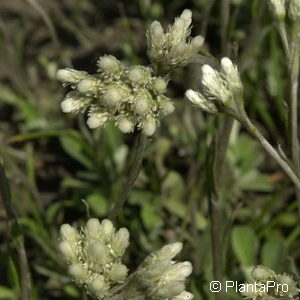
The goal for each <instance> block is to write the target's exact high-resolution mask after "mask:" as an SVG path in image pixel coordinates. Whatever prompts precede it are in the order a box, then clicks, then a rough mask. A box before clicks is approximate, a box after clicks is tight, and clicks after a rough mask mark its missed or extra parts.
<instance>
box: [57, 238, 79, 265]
mask: <svg viewBox="0 0 300 300" xmlns="http://www.w3.org/2000/svg"><path fill="white" fill-rule="evenodd" d="M58 249H59V251H60V252H61V254H62V255H63V256H64V258H65V259H66V260H67V261H74V260H75V259H76V253H75V251H74V249H73V247H72V245H71V243H69V242H67V241H62V242H60V243H59V245H58Z"/></svg>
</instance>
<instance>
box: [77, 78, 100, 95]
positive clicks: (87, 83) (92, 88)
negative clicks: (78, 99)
mask: <svg viewBox="0 0 300 300" xmlns="http://www.w3.org/2000/svg"><path fill="white" fill-rule="evenodd" d="M77 90H78V91H79V92H80V93H82V94H88V93H91V94H96V93H97V81H96V79H94V78H92V77H90V78H86V79H82V80H81V81H80V82H79V83H78V85H77Z"/></svg>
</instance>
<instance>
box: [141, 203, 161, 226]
mask: <svg viewBox="0 0 300 300" xmlns="http://www.w3.org/2000/svg"><path fill="white" fill-rule="evenodd" d="M141 217H142V220H143V223H144V225H145V227H146V228H147V229H148V230H153V229H154V228H158V227H161V226H162V225H163V221H162V219H161V217H160V216H159V215H158V213H157V211H156V206H155V205H154V204H152V203H150V202H146V203H145V204H144V205H143V206H142V212H141Z"/></svg>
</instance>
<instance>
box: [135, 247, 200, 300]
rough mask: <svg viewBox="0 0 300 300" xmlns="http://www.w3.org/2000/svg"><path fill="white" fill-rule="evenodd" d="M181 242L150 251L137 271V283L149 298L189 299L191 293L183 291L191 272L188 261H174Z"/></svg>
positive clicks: (156, 299) (160, 299) (165, 299)
mask: <svg viewBox="0 0 300 300" xmlns="http://www.w3.org/2000/svg"><path fill="white" fill-rule="evenodd" d="M181 249H182V244H181V243H173V244H168V245H166V246H164V247H163V248H161V249H160V250H158V251H156V252H153V253H151V254H150V255H149V256H148V257H147V258H146V259H145V260H144V262H143V263H142V264H141V266H140V267H139V270H138V272H137V274H138V275H137V276H138V281H139V284H140V285H141V287H142V288H143V289H145V290H146V292H147V295H149V300H190V299H193V298H194V296H193V294H191V293H189V292H187V291H185V280H186V278H187V277H188V276H189V275H190V274H191V273H192V270H193V267H192V264H191V263H190V262H189V261H185V262H175V261H174V260H173V258H174V257H175V256H176V255H177V254H178V253H179V252H180V251H181Z"/></svg>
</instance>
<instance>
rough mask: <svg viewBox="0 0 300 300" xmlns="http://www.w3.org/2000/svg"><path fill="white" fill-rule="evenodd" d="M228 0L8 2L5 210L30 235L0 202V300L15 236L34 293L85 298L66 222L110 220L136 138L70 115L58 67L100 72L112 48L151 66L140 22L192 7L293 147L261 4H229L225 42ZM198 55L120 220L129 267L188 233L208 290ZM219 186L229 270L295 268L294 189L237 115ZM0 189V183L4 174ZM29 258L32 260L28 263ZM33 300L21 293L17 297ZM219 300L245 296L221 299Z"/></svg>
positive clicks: (178, 81)
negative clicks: (70, 259) (126, 233)
mask: <svg viewBox="0 0 300 300" xmlns="http://www.w3.org/2000/svg"><path fill="white" fill-rule="evenodd" d="M222 3H223V1H221V0H220V1H212V0H194V1H193V0H190V1H188V0H172V1H166V0H165V1H163V0H161V1H152V0H131V1H129V0H128V1H115V0H110V1H105V0H51V1H45V0H43V1H42V0H10V1H0V58H1V62H0V82H1V83H0V147H1V161H2V162H3V163H4V167H5V171H6V173H7V177H8V180H9V185H10V189H11V201H12V203H11V208H12V209H13V210H14V211H15V214H16V215H17V221H18V222H17V223H18V224H19V225H20V228H21V229H22V230H19V229H17V230H15V228H14V227H13V228H12V230H8V228H9V226H8V225H9V224H8V221H9V218H8V216H7V214H6V211H5V208H4V205H3V204H2V203H1V204H0V241H1V244H0V269H1V272H0V299H18V297H20V294H21V293H22V284H21V283H22V280H21V279H22V276H24V274H22V268H21V266H22V262H23V261H22V259H21V258H20V244H19V243H20V242H21V244H23V241H24V246H25V247H24V250H25V251H26V257H27V259H28V263H29V269H30V272H31V278H32V280H31V295H30V299H82V297H83V296H82V292H81V290H80V289H79V288H77V287H75V285H74V284H73V283H72V282H70V280H69V279H68V277H67V274H66V272H65V269H64V267H63V264H62V262H61V260H60V257H59V255H58V252H57V250H56V247H57V236H58V230H59V227H60V225H61V224H62V223H66V222H68V223H72V224H77V225H78V226H79V225H80V224H82V223H83V222H85V221H86V220H87V218H88V217H89V216H92V217H97V218H100V219H101V218H104V217H107V215H108V212H109V210H110V208H111V207H112V205H113V203H114V202H115V201H116V200H117V199H118V196H119V195H120V192H121V190H122V186H123V184H124V181H125V180H126V178H127V174H128V168H129V166H130V162H131V161H132V159H133V155H134V151H133V149H134V145H135V136H134V134H131V135H124V134H121V132H120V131H119V130H118V129H117V128H115V127H114V125H113V124H111V125H110V126H108V127H107V128H106V129H104V130H95V131H90V130H89V129H88V128H87V127H86V123H85V116H84V115H80V116H79V117H77V116H75V117H73V116H68V115H64V114H63V113H62V112H61V111H60V102H61V101H62V99H63V98H64V95H65V92H66V91H65V90H64V89H63V88H62V87H61V85H60V84H59V82H57V80H56V79H55V73H56V71H57V69H58V68H64V67H72V68H75V69H78V70H85V71H88V72H91V73H93V72H96V60H97V59H98V57H99V56H101V55H104V54H113V55H115V56H117V57H118V58H119V59H120V60H122V61H124V62H126V63H128V64H145V65H147V64H149V61H148V60H147V56H146V39H145V30H146V28H147V26H148V25H149V24H150V23H151V22H152V21H153V20H154V19H157V20H159V21H161V22H162V24H163V25H165V26H167V24H169V23H171V22H173V20H174V17H176V16H177V15H179V14H180V13H181V11H182V10H183V9H184V8H189V9H191V10H192V12H193V28H192V34H193V35H197V34H202V35H203V36H205V38H206V42H205V48H206V50H207V51H209V52H210V53H212V54H213V55H214V56H216V57H217V58H220V57H222V55H224V54H225V53H224V52H226V54H227V55H228V56H229V57H230V58H232V59H233V60H234V61H236V62H237V63H238V65H239V69H240V72H241V75H242V79H243V83H244V86H245V91H244V93H245V105H246V109H247V111H248V112H249V115H250V117H251V118H252V119H253V120H255V121H256V122H257V124H258V126H259V127H260V128H261V130H262V131H263V132H264V134H265V135H266V136H267V138H268V139H269V140H270V141H271V143H273V144H276V143H278V144H280V147H282V149H284V150H286V151H288V148H289V145H288V136H287V126H286V114H287V111H286V103H285V98H286V96H287V93H286V85H287V79H286V70H285V61H284V57H283V52H282V48H281V44H280V40H279V37H278V34H277V32H276V29H275V26H274V24H273V21H272V16H271V14H270V12H269V10H268V9H267V5H266V1H264V0H253V1H246V0H244V1H243V0H239V1H238V0H235V1H234V0H232V1H231V3H230V17H229V23H228V30H227V32H226V36H227V41H226V45H225V47H224V45H223V46H222V43H221V39H220V36H221V32H222V30H223V29H222V28H224V27H223V25H224V23H223V22H224V19H223V17H224V16H223V14H224V11H223V10H222V9H223V8H222ZM200 68H201V64H200V63H195V64H193V65H190V66H189V67H187V68H185V69H184V70H179V71H177V72H175V73H174V76H173V80H172V82H171V84H170V87H169V91H168V95H169V96H170V97H171V98H172V99H174V101H175V105H176V111H175V112H174V113H173V114H172V115H171V116H168V117H167V118H165V119H163V120H162V122H161V124H160V129H159V130H158V132H157V133H156V134H155V136H153V137H152V138H151V139H150V140H149V142H148V144H147V147H146V151H145V157H144V161H143V167H142V170H141V172H140V175H139V177H138V180H137V182H136V184H135V188H134V190H133V191H132V193H131V195H130V198H129V200H128V202H127V203H126V205H125V207H124V209H123V210H122V212H121V213H120V214H119V216H118V218H117V224H118V225H119V226H120V227H121V226H126V227H127V228H128V229H129V230H130V233H131V245H130V247H129V250H128V252H127V256H126V263H127V264H128V265H129V266H130V269H131V270H134V268H135V266H137V265H138V264H139V263H140V262H141V261H142V259H143V258H144V257H145V256H146V255H147V254H148V253H149V252H150V251H153V250H155V249H158V248H159V247H161V246H162V245H164V244H165V243H167V242H173V241H181V242H183V243H184V250H183V252H182V254H181V256H180V260H191V261H192V263H193V265H194V272H193V275H192V276H191V279H190V281H189V285H188V287H189V290H191V291H192V292H193V293H194V294H195V299H196V300H198V299H214V295H213V294H212V293H210V292H209V282H210V281H211V280H212V278H213V276H212V258H211V252H212V251H211V242H210V221H209V217H208V204H207V175H206V161H207V155H208V151H209V145H210V142H211V140H212V138H213V135H214V133H215V129H216V126H217V124H218V123H219V121H220V120H219V118H216V117H214V116H213V117H212V116H208V115H206V114H203V113H202V112H201V111H200V110H198V109H196V108H195V107H193V106H192V105H191V103H188V101H186V100H185V99H184V92H185V90H186V89H187V88H195V87H197V85H198V84H199V78H200V75H199V74H200V72H199V70H200ZM225 168H226V170H225V172H224V173H225V176H224V178H221V182H222V207H221V211H222V228H223V229H224V234H223V243H222V246H223V247H224V248H223V249H222V250H223V254H224V262H225V264H224V278H226V279H228V280H238V281H240V282H244V281H245V280H246V279H247V276H248V273H249V270H250V269H251V267H252V266H254V265H256V264H264V265H266V266H268V267H271V268H273V269H274V270H275V271H278V272H284V271H285V272H289V273H292V274H294V275H295V276H297V261H299V256H300V247H299V234H300V231H299V226H298V219H297V208H296V202H295V196H294V188H293V186H292V184H291V183H290V182H289V180H288V179H286V177H285V175H284V174H283V172H282V171H281V170H280V169H279V167H278V166H277V165H276V163H275V162H273V161H272V159H270V158H269V157H268V156H267V155H266V154H265V152H264V151H263V150H262V149H261V148H260V146H259V145H258V143H257V142H256V141H255V140H254V139H253V138H252V137H250V136H249V135H248V134H247V133H246V132H244V131H243V130H242V128H240V126H239V125H238V124H234V127H233V131H232V134H231V137H230V145H229V150H228V155H227V158H226V165H225ZM1 184H2V186H1V189H2V190H4V188H5V187H4V186H3V180H2V182H1ZM23 263H24V262H23ZM20 299H25V298H20ZM225 299H241V296H240V295H238V294H235V293H234V291H232V294H227V295H226V297H225Z"/></svg>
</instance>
